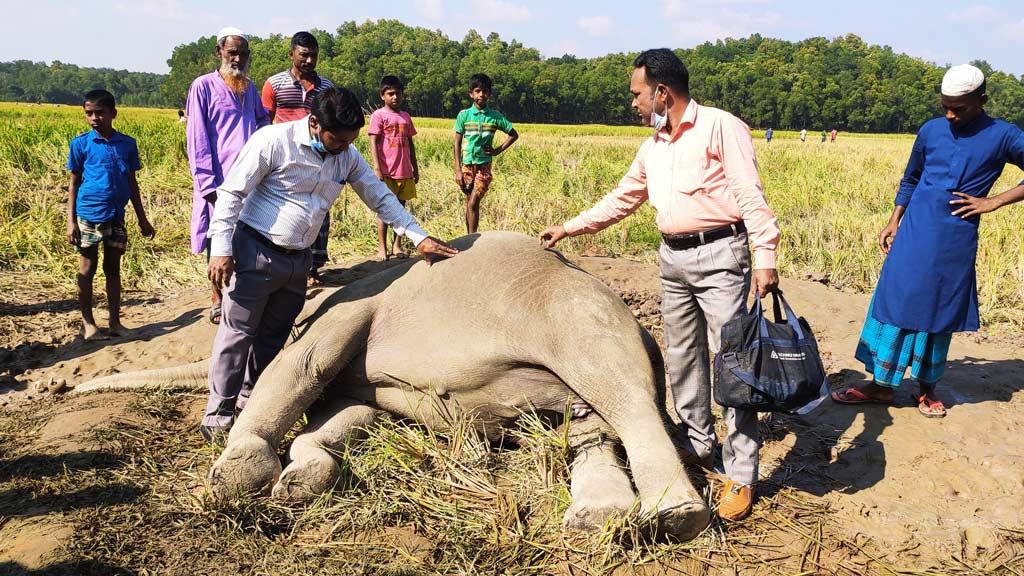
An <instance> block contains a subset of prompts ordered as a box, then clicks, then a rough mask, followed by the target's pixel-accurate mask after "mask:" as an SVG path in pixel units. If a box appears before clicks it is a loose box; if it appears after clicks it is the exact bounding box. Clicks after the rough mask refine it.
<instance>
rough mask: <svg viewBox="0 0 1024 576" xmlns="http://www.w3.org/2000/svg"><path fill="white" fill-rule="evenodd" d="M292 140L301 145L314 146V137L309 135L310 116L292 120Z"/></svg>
mask: <svg viewBox="0 0 1024 576" xmlns="http://www.w3.org/2000/svg"><path fill="white" fill-rule="evenodd" d="M292 124H293V126H292V141H293V142H295V143H296V144H299V145H301V146H305V147H307V148H312V147H313V146H312V143H313V137H312V136H310V135H309V116H306V117H305V118H302V119H301V120H293V121H292Z"/></svg>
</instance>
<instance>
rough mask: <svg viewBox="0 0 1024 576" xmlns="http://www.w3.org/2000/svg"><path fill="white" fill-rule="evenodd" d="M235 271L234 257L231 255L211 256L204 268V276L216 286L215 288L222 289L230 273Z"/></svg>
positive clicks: (226, 283) (229, 279)
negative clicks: (206, 266)
mask: <svg viewBox="0 0 1024 576" xmlns="http://www.w3.org/2000/svg"><path fill="white" fill-rule="evenodd" d="M234 273H235V259H234V258H233V257H231V256H211V257H210V265H209V267H208V268H207V269H206V276H207V277H208V278H209V279H210V282H213V285H214V286H216V287H217V290H224V288H226V287H227V285H228V282H230V281H231V275H232V274H234Z"/></svg>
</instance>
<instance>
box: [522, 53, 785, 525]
mask: <svg viewBox="0 0 1024 576" xmlns="http://www.w3.org/2000/svg"><path fill="white" fill-rule="evenodd" d="M633 67H634V70H633V75H632V78H631V79H630V85H629V90H630V92H631V93H632V94H633V109H634V110H636V111H637V113H638V114H639V115H640V117H641V119H642V121H643V122H644V124H647V125H650V126H653V127H654V130H655V132H654V135H653V136H652V137H651V138H648V139H647V140H646V141H645V142H644V143H643V144H642V145H641V146H640V151H639V152H637V155H636V158H635V159H634V160H633V164H632V166H630V168H629V172H627V173H626V175H625V176H624V177H623V178H622V180H621V181H620V182H619V185H618V187H616V188H615V190H612V191H611V192H610V193H609V194H608V195H606V196H605V197H604V198H602V199H601V200H600V201H599V202H598V203H597V204H595V205H594V206H593V207H592V208H590V209H589V210H586V211H584V212H583V213H581V214H580V215H579V216H577V217H576V218H573V219H572V220H569V221H568V222H566V223H565V224H562V225H560V226H551V227H549V228H547V229H546V230H544V231H543V232H542V233H541V240H542V241H543V242H545V244H546V245H547V246H548V247H549V248H551V247H554V245H555V244H556V243H557V242H558V241H559V240H561V239H562V238H565V237H567V236H577V235H579V234H592V233H594V232H597V231H599V230H602V229H604V228H606V227H608V226H610V225H611V224H613V223H615V222H618V221H619V220H622V219H623V218H625V217H626V216H628V215H630V214H632V213H633V212H634V211H635V210H636V209H637V208H639V207H640V205H641V204H643V203H644V201H645V200H647V201H650V203H651V205H653V206H654V208H655V210H656V211H657V220H656V221H657V225H658V228H659V229H660V230H661V233H662V238H663V242H662V244H661V248H660V251H659V255H660V260H661V284H662V316H663V317H664V324H665V341H666V344H667V347H668V366H669V379H670V383H671V385H672V396H673V398H674V400H675V408H676V412H678V414H679V418H680V420H681V421H682V422H681V423H682V426H683V428H684V429H685V431H686V436H687V437H686V440H685V447H686V449H687V451H688V452H689V455H690V456H692V457H693V458H692V460H695V461H696V462H697V463H700V464H701V465H703V466H704V467H706V468H710V467H711V466H712V464H713V462H714V456H713V455H714V448H715V429H714V424H715V420H714V417H713V416H712V415H711V371H710V366H709V361H708V356H709V352H716V351H717V350H718V347H719V344H720V340H721V329H722V324H724V323H725V322H726V321H728V320H729V319H731V318H733V317H734V316H735V315H737V314H739V313H741V312H744V310H745V308H746V302H747V292H748V291H750V289H751V285H753V292H754V293H755V294H756V295H757V296H758V297H763V296H764V295H765V294H767V293H768V292H769V291H772V290H775V289H776V287H777V286H778V282H779V277H778V274H777V273H776V270H775V249H776V247H777V246H778V242H779V227H778V224H777V223H776V221H775V215H774V214H773V213H772V211H771V209H770V208H769V207H768V204H767V203H766V202H765V198H764V192H763V190H762V188H761V179H760V177H759V176H758V173H757V161H756V159H755V158H754V146H753V142H751V139H750V129H749V128H748V127H747V125H746V124H744V123H743V122H742V121H741V120H739V119H738V118H736V117H735V116H733V115H732V114H729V113H728V112H725V111H722V110H718V109H717V108H711V107H709V106H700V105H698V104H697V102H695V101H694V100H692V99H691V98H690V89H689V72H688V71H687V70H686V66H685V65H684V64H683V62H682V61H681V60H679V58H678V57H677V56H676V55H675V54H674V53H673V52H672V51H671V50H668V49H657V50H648V51H646V52H643V53H641V54H640V55H639V56H637V57H636V60H634V62H633ZM748 237H749V242H750V244H751V246H752V248H753V269H754V271H753V278H751V250H750V249H749V248H748V246H747V242H748ZM724 412H725V420H726V424H727V425H728V433H727V435H726V437H725V441H724V443H723V446H722V460H723V464H724V466H725V472H726V475H727V476H728V481H727V482H726V484H725V488H724V490H723V493H722V497H721V499H720V501H719V505H718V514H719V516H721V517H722V518H724V519H726V520H740V519H742V518H745V517H746V516H747V515H749V514H750V511H751V508H752V506H753V485H754V483H755V482H756V481H757V464H758V449H759V445H760V442H759V439H758V432H757V413H756V412H750V411H745V410H734V409H731V408H726V409H724Z"/></svg>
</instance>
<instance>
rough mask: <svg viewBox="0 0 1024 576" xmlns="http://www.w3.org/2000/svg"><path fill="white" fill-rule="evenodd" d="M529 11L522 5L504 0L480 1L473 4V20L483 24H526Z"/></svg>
mask: <svg viewBox="0 0 1024 576" xmlns="http://www.w3.org/2000/svg"><path fill="white" fill-rule="evenodd" d="M530 16H531V14H530V9H529V8H528V7H527V6H525V5H524V4H516V3H515V2H506V1H505V0H481V1H479V2H475V3H474V10H473V18H474V19H476V20H478V21H483V22H502V23H513V22H526V21H527V20H529V19H530Z"/></svg>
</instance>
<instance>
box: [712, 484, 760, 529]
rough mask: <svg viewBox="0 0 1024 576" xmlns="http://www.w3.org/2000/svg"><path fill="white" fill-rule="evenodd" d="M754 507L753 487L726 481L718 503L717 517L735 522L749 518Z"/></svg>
mask: <svg viewBox="0 0 1024 576" xmlns="http://www.w3.org/2000/svg"><path fill="white" fill-rule="evenodd" d="M753 507H754V489H753V486H748V485H746V484H740V483H739V482H735V481H733V480H726V482H725V487H724V488H722V498H721V500H719V501H718V516H719V517H720V518H721V519H723V520H728V521H730V522H736V521H738V520H743V519H744V518H746V517H747V516H750V510H751V509H752V508H753Z"/></svg>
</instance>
